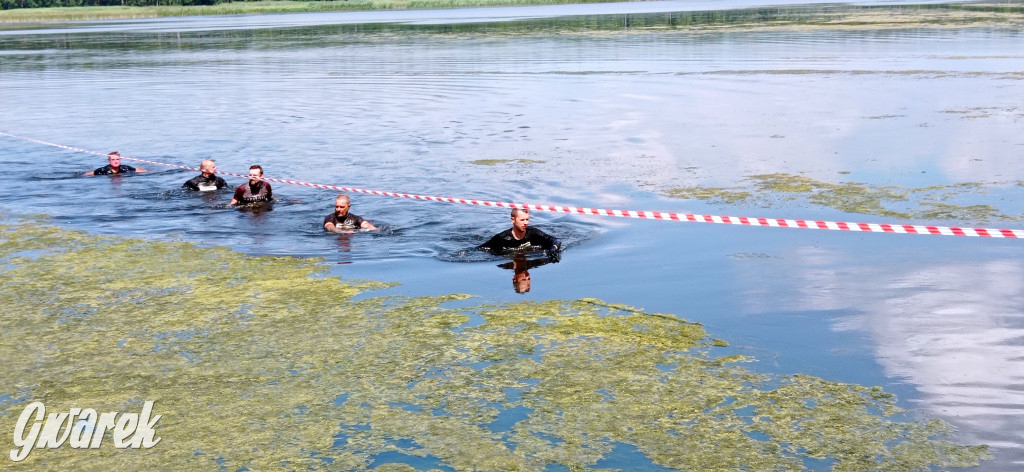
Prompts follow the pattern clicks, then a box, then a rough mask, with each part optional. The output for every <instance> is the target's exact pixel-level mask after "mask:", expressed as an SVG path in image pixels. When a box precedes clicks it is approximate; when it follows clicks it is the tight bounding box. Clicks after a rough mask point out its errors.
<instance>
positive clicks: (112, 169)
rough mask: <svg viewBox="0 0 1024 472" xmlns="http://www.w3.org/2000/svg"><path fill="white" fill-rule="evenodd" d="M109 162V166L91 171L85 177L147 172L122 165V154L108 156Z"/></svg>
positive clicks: (112, 153) (116, 153)
mask: <svg viewBox="0 0 1024 472" xmlns="http://www.w3.org/2000/svg"><path fill="white" fill-rule="evenodd" d="M107 162H109V164H107V165H105V166H103V167H100V168H99V169H96V170H90V171H89V172H86V173H85V175H115V174H133V173H135V172H145V171H146V169H142V168H139V169H136V168H134V167H132V166H129V165H121V153H119V152H117V151H113V152H111V153H110V154H107Z"/></svg>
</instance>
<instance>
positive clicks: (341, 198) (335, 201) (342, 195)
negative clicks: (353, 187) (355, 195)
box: [334, 193, 352, 205]
mask: <svg viewBox="0 0 1024 472" xmlns="http://www.w3.org/2000/svg"><path fill="white" fill-rule="evenodd" d="M338 200H345V201H346V202H348V203H349V204H350V205H351V204H352V199H351V198H349V197H348V195H346V194H344V193H339V194H338V196H337V197H334V203H338Z"/></svg>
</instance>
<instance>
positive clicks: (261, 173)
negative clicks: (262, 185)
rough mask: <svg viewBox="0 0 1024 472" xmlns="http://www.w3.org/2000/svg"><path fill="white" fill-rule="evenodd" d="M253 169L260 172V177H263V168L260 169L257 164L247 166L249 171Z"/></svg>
mask: <svg viewBox="0 0 1024 472" xmlns="http://www.w3.org/2000/svg"><path fill="white" fill-rule="evenodd" d="M253 169H259V170H260V177H263V168H262V167H260V165H259V164H253V165H251V166H249V170H253Z"/></svg>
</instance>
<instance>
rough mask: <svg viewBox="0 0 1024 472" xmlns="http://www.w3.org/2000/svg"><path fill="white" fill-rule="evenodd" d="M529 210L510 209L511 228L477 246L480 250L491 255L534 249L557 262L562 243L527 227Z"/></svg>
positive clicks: (559, 257)
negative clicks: (541, 250)
mask: <svg viewBox="0 0 1024 472" xmlns="http://www.w3.org/2000/svg"><path fill="white" fill-rule="evenodd" d="M529 224H530V210H528V209H526V208H513V209H512V227H511V228H509V229H507V230H505V231H502V232H500V233H498V234H496V235H494V236H493V237H491V239H489V240H487V242H486V243H483V244H481V245H480V246H479V248H480V249H484V250H487V251H490V252H491V253H492V254H502V253H507V252H510V251H514V252H519V251H528V250H531V249H535V248H540V249H544V250H545V251H547V254H548V257H549V258H551V260H552V261H553V262H558V261H559V260H560V259H561V254H562V242H561V241H559V240H558V239H557V238H555V237H552V236H551V235H549V234H547V233H545V232H543V231H541V230H539V229H537V228H534V227H532V226H529Z"/></svg>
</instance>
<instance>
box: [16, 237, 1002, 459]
mask: <svg viewBox="0 0 1024 472" xmlns="http://www.w3.org/2000/svg"><path fill="white" fill-rule="evenodd" d="M0 223H4V224H2V225H0V267H2V271H0V279H2V280H0V285H2V286H3V291H2V292H0V307H2V308H0V337H2V342H0V356H2V359H3V360H4V362H2V363H0V378H2V379H3V383H2V390H0V441H3V442H4V443H6V444H8V445H9V449H13V448H14V442H13V441H12V439H13V438H14V436H15V427H16V423H17V422H18V420H19V417H20V416H21V415H22V412H23V411H24V410H25V409H26V406H28V405H29V404H30V403H32V402H42V403H43V404H45V406H46V409H47V411H48V412H62V411H63V412H68V411H69V410H71V409H73V408H93V409H95V410H96V411H99V412H139V411H140V410H141V409H142V405H143V404H144V403H145V402H149V401H152V402H153V406H152V412H153V414H154V415H160V418H159V420H158V422H157V423H156V424H155V425H154V427H153V429H154V430H155V435H156V436H158V437H159V438H160V441H159V442H158V443H157V444H155V445H153V446H152V447H149V448H137V449H131V448H126V449H118V448H115V447H114V443H113V440H112V439H111V438H109V437H107V438H106V439H104V441H103V442H102V444H101V446H100V447H99V448H96V449H79V448H72V447H70V446H69V445H68V444H64V445H63V446H61V447H59V448H36V449H35V450H34V451H32V452H31V453H30V454H29V455H28V457H27V458H25V459H24V460H23V461H22V462H14V461H12V460H10V458H9V457H5V458H3V460H0V468H3V469H10V470H16V469H18V470H29V469H31V470H215V469H220V470H231V471H234V470H239V469H241V470H277V469H289V470H295V469H314V470H321V469H323V470H361V469H380V470H417V469H418V470H430V469H432V468H433V469H444V470H501V471H507V470H522V471H542V470H552V469H551V467H554V469H555V470H559V469H568V470H602V469H603V470H613V469H611V468H608V467H606V465H605V464H606V463H623V462H622V461H621V457H620V458H619V459H620V461H618V462H612V461H608V460H607V459H608V458H609V457H612V456H615V455H616V454H619V455H621V454H627V455H628V458H629V459H630V460H633V459H639V460H640V462H641V463H647V464H654V465H655V466H660V467H666V468H672V469H682V470H736V469H748V470H803V469H815V470H823V469H832V470H857V471H863V470H887V471H894V470H899V471H913V470H935V469H938V468H945V467H969V466H972V465H976V464H978V462H979V461H981V460H985V459H986V458H988V451H987V448H986V447H985V446H984V445H961V444H956V443H955V442H952V441H951V440H950V438H951V434H952V431H951V428H950V426H949V425H947V424H945V423H943V422H941V421H938V420H929V419H926V418H924V419H921V418H913V417H910V415H908V414H906V413H905V412H902V411H901V410H900V409H899V408H898V407H897V406H896V404H897V402H896V399H895V398H894V397H893V396H892V395H891V394H889V393H887V392H885V391H883V390H882V389H881V388H879V387H872V386H862V385H855V384H848V383H840V382H833V381H828V380H824V379H820V378H815V377H811V376H807V375H799V374H796V375H785V374H765V373H759V372H755V371H753V370H752V369H750V367H749V366H750V365H751V364H750V363H751V362H752V361H755V360H756V359H752V358H749V357H743V356H737V355H736V354H735V352H734V351H731V350H729V348H728V347H726V346H725V342H724V341H721V340H718V339H715V338H714V337H713V336H712V335H710V334H709V333H707V332H706V331H705V330H704V328H703V327H702V326H701V325H699V324H695V323H692V322H687V321H685V320H683V319H681V318H679V317H677V316H675V315H670V314H657V313H646V312H644V311H642V310H639V309H635V308H631V307H628V306H617V305H612V304H608V303H604V302H602V301H599V300H595V299H582V300H565V301H548V302H521V303H510V304H479V303H476V304H475V303H474V300H472V299H471V297H469V296H466V295H443V296H438V297H433V298H409V297H402V296H378V297H373V296H372V295H373V292H372V291H373V290H375V289H378V288H382V287H385V286H387V285H386V284H384V283H380V282H374V281H351V280H343V279H338V278H335V277H327V276H325V274H324V272H325V269H324V267H323V266H322V265H320V264H319V263H318V261H316V260H306V259H297V258H288V257H283V258H282V257H252V256H246V255H242V254H238V253H235V252H232V251H230V250H228V249H224V248H200V247H196V246H194V245H191V244H187V243H167V242H151V241H141V240H128V239H123V238H115V237H102V236H95V235H90V234H86V233H82V232H76V231H68V230H63V229H61V228H58V227H54V226H49V225H48V224H47V223H46V220H43V219H37V220H33V221H11V220H9V219H7V220H0ZM360 294H362V296H359V297H357V295H360ZM25 431H27V429H26V430H25ZM110 434H111V432H110V431H108V432H107V435H108V436H109V435H110ZM622 451H627V452H622ZM634 463H635V461H634Z"/></svg>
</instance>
